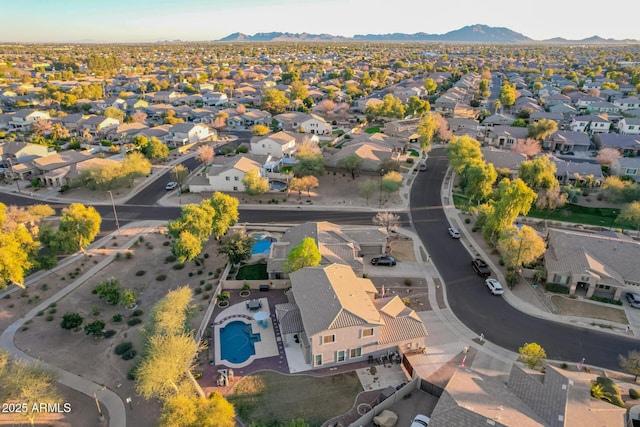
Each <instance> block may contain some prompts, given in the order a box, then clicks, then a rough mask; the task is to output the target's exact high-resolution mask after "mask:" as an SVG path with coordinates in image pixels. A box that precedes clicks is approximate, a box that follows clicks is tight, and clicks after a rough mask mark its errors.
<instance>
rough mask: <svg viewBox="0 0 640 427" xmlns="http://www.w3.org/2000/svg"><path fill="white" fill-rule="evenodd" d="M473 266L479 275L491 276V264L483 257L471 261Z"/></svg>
mask: <svg viewBox="0 0 640 427" xmlns="http://www.w3.org/2000/svg"><path fill="white" fill-rule="evenodd" d="M471 267H473V271H475V272H476V273H477V274H478V276H482V277H489V276H491V270H489V266H488V265H487V263H486V262H484V260H483V259H480V258H476V259H474V260H473V261H471Z"/></svg>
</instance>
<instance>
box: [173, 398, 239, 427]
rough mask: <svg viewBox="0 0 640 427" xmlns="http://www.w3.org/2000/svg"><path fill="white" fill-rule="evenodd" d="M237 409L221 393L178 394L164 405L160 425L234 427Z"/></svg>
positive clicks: (174, 426) (176, 426)
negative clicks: (201, 395)
mask: <svg viewBox="0 0 640 427" xmlns="http://www.w3.org/2000/svg"><path fill="white" fill-rule="evenodd" d="M235 415H236V414H235V409H234V408H233V405H232V404H231V403H229V402H228V401H227V400H226V399H225V398H224V397H223V396H222V395H221V394H220V393H218V392H213V393H211V394H210V395H209V398H208V399H207V398H204V397H199V396H187V395H178V396H173V397H170V398H169V399H167V400H166V401H165V403H164V405H163V407H162V415H161V416H160V427H234V426H235V424H236V423H235Z"/></svg>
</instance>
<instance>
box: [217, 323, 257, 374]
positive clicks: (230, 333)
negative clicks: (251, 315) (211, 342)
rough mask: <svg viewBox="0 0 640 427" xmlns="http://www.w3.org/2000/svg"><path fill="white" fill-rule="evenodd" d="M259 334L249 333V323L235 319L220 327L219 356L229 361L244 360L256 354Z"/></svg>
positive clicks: (239, 361) (240, 361) (237, 361)
mask: <svg viewBox="0 0 640 427" xmlns="http://www.w3.org/2000/svg"><path fill="white" fill-rule="evenodd" d="M256 342H260V334H253V333H251V325H248V324H246V323H244V322H241V321H238V320H235V321H233V322H230V323H228V324H227V325H226V326H225V327H224V328H221V329H220V357H221V358H222V359H224V360H227V361H229V362H231V363H242V362H245V361H246V360H247V359H248V358H249V357H250V356H253V355H254V354H256V349H255V346H254V345H253V344H254V343H256Z"/></svg>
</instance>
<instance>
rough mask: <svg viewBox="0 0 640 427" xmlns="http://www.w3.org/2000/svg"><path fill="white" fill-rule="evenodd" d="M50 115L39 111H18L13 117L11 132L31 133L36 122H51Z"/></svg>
mask: <svg viewBox="0 0 640 427" xmlns="http://www.w3.org/2000/svg"><path fill="white" fill-rule="evenodd" d="M50 119H51V117H50V116H49V113H47V112H45V111H38V110H28V109H24V110H18V111H16V112H15V113H13V114H12V115H11V121H10V122H9V129H10V130H18V131H24V132H29V131H30V130H31V127H32V126H33V124H34V123H35V122H39V121H41V120H50Z"/></svg>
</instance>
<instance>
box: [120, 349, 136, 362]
mask: <svg viewBox="0 0 640 427" xmlns="http://www.w3.org/2000/svg"><path fill="white" fill-rule="evenodd" d="M136 354H138V352H137V351H135V350H134V349H131V350H129V351H127V352H126V353H124V354H123V355H122V356H121V357H122V359H123V360H131V359H133V358H134V357H136Z"/></svg>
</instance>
